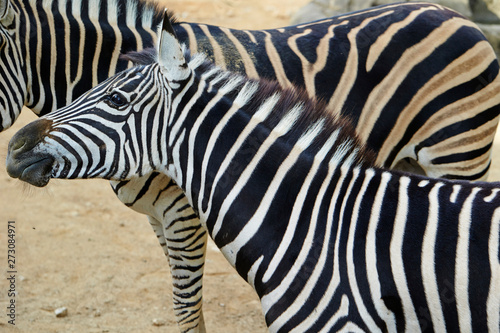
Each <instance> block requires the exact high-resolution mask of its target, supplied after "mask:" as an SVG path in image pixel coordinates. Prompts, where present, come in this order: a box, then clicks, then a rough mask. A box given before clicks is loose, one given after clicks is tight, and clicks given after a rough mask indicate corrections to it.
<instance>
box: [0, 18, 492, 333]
mask: <svg viewBox="0 0 500 333" xmlns="http://www.w3.org/2000/svg"><path fill="white" fill-rule="evenodd" d="M162 31H163V33H162V35H161V37H160V40H159V46H158V56H157V58H158V59H157V60H156V61H155V62H153V63H152V64H149V65H138V66H135V67H132V68H130V69H128V70H126V71H124V72H122V73H119V74H117V75H116V76H114V77H112V78H110V79H108V80H106V81H105V82H103V83H102V84H100V85H98V86H97V87H95V88H94V89H92V90H91V91H89V92H88V93H87V94H85V95H83V96H82V97H80V98H79V99H77V100H76V101H75V102H73V103H72V104H71V105H69V106H67V107H64V108H62V109H60V110H58V111H55V112H53V113H51V114H49V115H46V116H44V117H42V118H40V119H39V120H36V121H35V122H33V123H31V124H28V125H27V126H26V127H24V128H23V129H21V130H20V131H19V132H17V133H16V134H15V135H14V137H13V138H12V140H11V142H10V143H9V151H8V156H7V168H8V171H9V173H10V174H11V175H12V176H14V177H19V176H20V175H21V174H25V176H24V178H25V179H27V180H29V181H30V182H37V181H38V182H39V184H47V183H48V182H49V181H50V179H51V178H68V179H71V178H104V179H114V180H127V179H130V178H132V177H135V176H136V175H141V174H144V173H148V172H151V170H155V171H157V172H162V173H165V174H166V175H168V176H169V177H171V178H172V179H173V180H174V181H175V182H176V183H177V184H178V185H179V186H180V187H181V188H182V190H183V191H184V192H185V194H186V197H187V198H188V200H189V203H190V204H191V205H192V207H193V209H194V210H195V211H196V212H197V215H198V216H199V217H200V220H201V223H202V224H203V226H204V227H205V228H206V229H207V230H208V232H209V234H210V236H211V237H212V238H213V239H214V241H215V243H216V244H217V246H218V247H219V248H220V250H221V251H222V253H223V254H224V256H225V257H226V259H227V260H228V262H229V263H230V264H231V265H233V267H235V268H236V270H237V272H238V273H239V275H240V276H241V277H243V278H244V279H245V280H246V281H247V282H248V283H249V284H250V285H251V286H252V287H253V288H254V289H255V291H256V293H257V294H258V296H259V298H260V300H261V306H262V310H263V313H264V316H265V320H266V323H267V325H268V328H269V331H270V332H306V331H308V332H309V331H311V332H337V331H343V332H347V331H348V332H362V331H369V332H386V331H387V332H396V331H409V332H418V331H441V332H444V331H450V332H459V331H461V332H472V331H476V332H486V331H489V332H498V331H499V329H500V284H499V282H500V195H499V193H500V184H499V183H491V184H489V183H484V182H475V183H474V182H467V181H464V180H447V179H435V178H428V177H425V176H421V175H413V174H409V173H403V172H400V171H393V170H388V169H384V168H381V167H378V166H376V165H374V164H375V163H374V161H375V158H374V156H373V154H370V153H369V152H368V151H366V147H365V145H363V143H362V142H361V141H360V140H359V139H358V138H357V137H356V135H355V129H354V128H353V126H352V123H350V121H349V120H348V119H345V118H344V117H342V116H334V115H332V114H331V113H329V112H327V111H326V109H325V103H324V102H321V101H314V100H312V99H308V98H307V97H306V96H307V93H306V92H305V91H304V90H302V89H299V88H288V89H283V88H280V86H279V84H278V83H276V82H271V81H266V80H264V79H262V80H253V79H249V78H245V77H243V76H241V75H238V74H234V73H232V72H229V71H225V70H223V69H220V68H219V67H216V66H214V65H212V64H211V63H210V62H209V61H207V59H206V58H205V57H204V56H203V55H201V54H196V55H194V56H191V54H190V53H189V51H187V50H186V48H185V47H183V46H182V45H181V44H180V43H179V41H178V40H177V38H176V37H175V32H174V30H173V28H172V26H171V25H170V24H169V20H168V17H166V19H165V21H164V24H163V27H162ZM143 56H144V57H145V58H148V59H150V58H151V54H148V53H144V54H143ZM134 57H138V55H134ZM27 174H29V176H28V175H27ZM273 207H280V209H273Z"/></svg>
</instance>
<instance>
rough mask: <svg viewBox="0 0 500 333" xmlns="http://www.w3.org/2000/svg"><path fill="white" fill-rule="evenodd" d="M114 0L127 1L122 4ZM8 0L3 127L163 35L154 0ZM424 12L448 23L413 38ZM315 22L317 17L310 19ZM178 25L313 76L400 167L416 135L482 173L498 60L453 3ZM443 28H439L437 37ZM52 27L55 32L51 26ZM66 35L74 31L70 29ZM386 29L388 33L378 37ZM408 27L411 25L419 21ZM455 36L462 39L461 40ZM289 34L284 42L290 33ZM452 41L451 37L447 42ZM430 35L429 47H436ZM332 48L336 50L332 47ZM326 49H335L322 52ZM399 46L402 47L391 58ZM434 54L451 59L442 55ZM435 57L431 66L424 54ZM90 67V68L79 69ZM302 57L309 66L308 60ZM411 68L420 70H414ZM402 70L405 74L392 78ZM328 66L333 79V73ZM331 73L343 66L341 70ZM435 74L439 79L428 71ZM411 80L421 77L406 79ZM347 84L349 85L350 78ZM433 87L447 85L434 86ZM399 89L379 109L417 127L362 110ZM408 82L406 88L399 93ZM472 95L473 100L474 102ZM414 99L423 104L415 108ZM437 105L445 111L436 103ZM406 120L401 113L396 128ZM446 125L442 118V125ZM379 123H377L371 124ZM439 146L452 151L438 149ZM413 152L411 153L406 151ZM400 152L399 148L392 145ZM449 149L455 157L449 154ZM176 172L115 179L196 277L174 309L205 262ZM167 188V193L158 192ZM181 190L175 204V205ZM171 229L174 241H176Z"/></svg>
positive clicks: (225, 47) (175, 259)
mask: <svg viewBox="0 0 500 333" xmlns="http://www.w3.org/2000/svg"><path fill="white" fill-rule="evenodd" d="M98 4H100V5H98ZM117 4H120V6H121V10H120V11H118V9H117V8H118V6H117ZM0 8H1V9H2V10H0V13H3V15H2V19H1V20H0V23H2V27H3V29H4V32H5V34H4V35H3V36H4V38H5V40H4V43H5V45H4V46H5V47H4V48H3V50H4V52H5V55H4V57H5V58H6V59H7V60H6V61H5V62H4V69H3V76H4V78H5V85H4V86H3V87H4V89H6V88H7V87H10V88H12V91H6V90H4V96H8V97H6V98H4V104H5V105H7V106H8V107H7V108H5V109H3V111H0V112H3V113H2V128H7V127H8V126H10V124H11V123H12V122H13V121H14V120H15V118H16V117H17V115H18V114H19V111H20V106H21V105H22V104H23V103H24V104H25V105H27V106H28V107H30V108H32V109H33V110H34V111H35V112H37V113H39V114H44V113H46V112H49V111H50V110H52V109H54V108H55V107H56V106H62V105H64V104H66V103H68V102H69V101H71V100H72V99H74V98H75V97H77V96H79V95H80V94H81V93H82V92H83V91H85V90H86V89H88V88H90V86H91V85H93V84H95V83H97V82H100V81H101V80H103V79H104V78H106V77H108V76H109V75H110V74H112V73H114V72H115V71H116V70H118V69H123V68H124V67H125V66H126V63H125V62H123V61H122V62H120V60H119V59H118V54H119V52H120V51H128V50H133V49H136V48H142V47H146V46H148V45H152V41H154V39H155V33H154V26H155V25H156V23H157V21H158V16H157V15H156V14H157V13H158V11H157V10H156V9H155V7H154V6H144V5H142V4H141V3H136V2H134V1H127V2H123V3H121V2H119V1H118V2H117V1H103V2H99V3H94V2H85V3H79V2H66V1H38V2H35V1H25V2H19V1H3V2H2V5H1V7H0ZM160 12H161V11H160ZM427 20H432V21H433V22H441V23H442V24H436V26H430V27H429V30H428V31H422V35H418V36H417V38H415V39H411V38H407V37H408V35H405V34H407V33H408V32H411V31H413V30H414V29H417V30H418V27H420V26H421V25H424V26H426V22H427ZM60 27H64V29H65V34H59V33H55V32H56V29H59V28H60ZM312 28H314V29H313V30H311V29H312ZM432 28H434V30H432ZM445 28H446V29H450V30H449V32H450V35H442V34H440V31H441V30H442V29H445ZM175 29H176V30H177V31H178V33H179V35H180V36H181V37H183V38H185V40H186V41H189V46H190V47H191V48H192V49H194V50H196V49H200V50H203V51H206V52H207V53H208V54H209V56H210V57H211V58H212V59H214V60H215V61H216V62H219V63H220V64H221V65H224V64H226V63H227V64H229V65H228V67H230V68H231V69H239V70H241V71H243V72H245V73H246V74H248V75H261V76H269V77H276V78H278V80H279V81H280V82H281V83H282V84H284V85H287V84H289V83H290V82H293V83H296V84H299V85H300V84H302V85H304V86H306V88H307V91H308V92H309V94H311V95H317V96H320V97H324V98H326V99H328V100H329V101H330V103H329V104H331V105H333V104H335V106H336V107H338V109H339V110H334V111H336V112H338V111H340V109H343V111H346V112H348V113H350V114H351V115H353V119H354V120H355V121H358V127H359V129H360V130H362V131H360V134H363V133H364V137H363V140H366V141H367V143H368V144H369V145H370V146H371V145H372V144H373V147H372V148H373V149H374V150H376V151H377V153H379V155H378V157H379V160H381V161H382V162H380V163H383V164H387V165H392V166H396V164H399V166H401V167H408V166H410V165H412V163H407V162H408V161H411V160H412V159H413V157H414V158H417V156H416V155H415V156H413V155H414V151H415V150H414V149H413V148H412V147H414V145H415V144H417V143H419V144H418V145H417V146H418V149H417V150H418V151H419V152H421V153H423V155H421V156H420V157H419V160H420V161H421V162H422V161H424V162H425V163H427V162H431V164H429V165H427V167H428V168H427V167H426V166H423V167H424V168H426V169H427V170H426V171H427V172H428V173H430V174H432V173H437V174H440V175H444V176H450V177H468V178H472V179H476V178H482V177H485V176H486V172H487V168H488V165H489V159H490V150H491V140H492V137H493V133H494V130H495V128H496V123H497V113H498V106H497V104H498V101H496V98H491V99H486V96H489V94H491V93H492V92H495V91H496V80H497V73H498V65H497V63H496V60H495V57H494V54H493V52H492V51H491V48H490V46H489V45H488V44H487V43H486V42H485V39H484V37H483V36H482V34H481V33H480V32H479V31H478V30H477V28H476V27H474V26H471V24H470V22H468V21H466V20H464V19H463V18H461V17H459V16H457V14H455V13H453V12H450V11H447V10H445V9H443V8H441V7H438V6H432V5H431V6H429V5H423V4H416V5H408V6H406V7H403V6H388V7H384V8H379V9H373V10H369V11H365V12H360V13H356V14H349V15H344V16H341V17H339V18H335V19H332V20H325V21H322V22H319V23H316V24H314V25H302V26H298V27H292V28H288V29H277V30H268V31H260V32H259V31H253V32H251V31H236V30H230V29H223V28H218V27H210V26H206V25H199V24H189V23H183V24H179V25H175ZM310 31H314V32H310ZM447 31H448V30H447ZM437 35H439V36H438V37H439V38H437V39H436V36H437ZM51 36H55V37H54V38H48V37H51ZM67 36H69V38H66V37H67ZM332 36H333V38H331V37H332ZM394 36H399V37H398V38H401V39H402V40H405V42H407V43H408V44H403V43H400V42H399V41H398V38H395V37H394ZM27 37H29V39H27ZM387 37H389V40H390V41H392V42H391V43H388V44H384V43H381V42H380V40H383V39H385V38H387ZM411 37H412V38H413V37H414V34H413V33H411ZM445 37H446V38H445ZM391 38H395V39H391ZM455 39H459V40H460V41H461V43H460V44H454V43H453V41H454V40H455ZM283 40H286V41H287V43H286V44H285V43H283V42H282V41H283ZM377 41H378V42H377ZM327 42H329V43H330V44H328V43H327ZM86 43H91V44H96V45H97V46H98V47H97V50H96V51H99V54H98V53H97V52H91V50H93V48H90V47H88V46H87V45H88V44H86ZM310 44H316V45H317V49H316V50H312V49H311V48H309V47H304V45H310ZM449 44H453V46H454V47H449ZM103 45H105V47H104V46H103ZM325 45H326V46H327V47H325ZM429 45H431V46H432V47H430V48H429ZM438 45H441V46H442V47H441V48H443V49H446V52H444V53H442V52H443V50H442V49H441V48H440V47H437V46H438ZM111 46H113V47H111ZM258 46H259V47H258ZM435 47H437V49H436V50H435V49H434V48H435ZM459 47H461V48H459ZM329 48H330V49H329ZM331 48H333V51H332V49H331ZM34 50H36V51H34ZM61 50H65V52H61ZM336 50H338V51H339V52H334V51H336ZM409 50H413V52H417V53H418V54H419V55H425V54H426V53H425V52H424V53H421V52H420V51H422V50H426V51H428V52H430V54H427V57H425V58H422V59H420V60H422V62H417V61H416V59H415V58H414V59H412V60H414V62H408V58H412V56H411V52H410V53H406V52H407V51H409ZM311 51H316V52H318V54H315V53H314V52H311ZM368 51H370V52H368ZM433 51H436V52H433ZM328 54H329V55H335V57H334V58H325V55H328ZM370 54H371V55H370ZM398 54H399V55H401V58H398V59H394V56H395V55H398ZM478 54H479V56H477V55H478ZM78 56H80V57H78ZM279 56H281V57H283V58H279ZM377 57H378V58H377ZM436 57H437V59H438V60H439V59H440V60H444V59H446V61H444V62H443V61H441V62H439V61H436ZM282 59H286V61H283V60H282ZM450 59H456V61H455V62H452V64H453V65H451V66H448V67H439V66H435V64H438V63H441V64H442V63H447V61H450ZM251 61H252V62H251ZM365 61H366V62H367V63H370V64H371V66H372V69H373V70H372V71H368V72H367V71H366V68H365V69H364V70H363V68H364V67H366V64H365V63H364V62H365ZM341 63H345V66H346V68H347V70H345V71H340V70H338V65H339V64H341ZM387 63H388V64H389V65H388V66H387V65H386V64H387ZM408 63H410V64H414V65H415V67H411V66H410V67H406V68H405V70H407V72H405V70H403V69H404V68H403V69H402V68H401V66H403V65H404V66H406V65H408ZM428 63H431V64H432V65H433V66H427V65H428ZM5 64H9V65H10V66H6V65H5ZM398 64H399V65H398ZM323 65H324V67H323ZM466 65H467V66H466ZM231 66H234V67H231ZM349 66H352V67H349ZM398 66H399V67H398ZM404 66H403V67H404ZM421 67H425V68H426V70H427V71H425V73H426V74H428V76H427V77H423V75H422V73H424V72H423V71H421ZM82 68H92V70H89V71H82ZM297 68H301V71H298V70H297ZM332 68H333V71H335V73H334V74H335V75H333V76H332V75H330V74H329V73H331V71H332ZM353 68H361V69H360V70H358V71H357V72H356V76H354V75H353V74H352V73H353V71H352V69H353ZM465 68H467V69H468V70H465ZM431 69H432V70H436V73H438V74H436V75H434V74H435V73H434V72H432V71H431ZM14 73H15V75H14ZM407 74H408V75H407ZM414 74H415V75H416V76H417V77H418V79H419V80H420V81H419V80H414V77H411V76H412V75H414ZM394 75H396V76H397V78H400V79H401V81H398V80H393V79H394ZM433 75H434V76H433ZM424 76H425V75H424ZM325 77H327V79H328V82H329V84H326V83H325ZM332 77H335V80H336V81H335V80H334V79H333V78H332ZM430 77H432V78H433V79H435V80H434V81H433V80H432V79H429V78H430ZM63 78H65V80H63ZM410 81H411V82H419V83H420V82H424V83H425V84H424V85H423V86H413V87H408V86H407V84H408V82H410ZM336 82H338V86H339V87H342V88H343V89H342V90H339V89H337V90H333V88H335V87H336V86H337V84H336ZM450 82H453V83H450ZM13 83H15V84H13ZM349 86H351V87H350V88H349V89H345V87H349ZM367 86H371V88H372V89H373V90H372V92H373V94H371V95H370V96H372V97H371V99H370V97H367V95H366V93H367V92H368V91H369V89H368V90H367V89H366V88H367ZM436 87H440V88H441V90H440V89H435V88H436ZM412 89H413V90H412ZM447 89H448V90H447ZM323 90H324V92H323ZM392 90H393V91H394V93H395V95H394V96H398V98H396V99H397V100H396V99H392V100H387V101H385V102H387V104H384V105H382V104H379V105H378V107H379V108H378V109H377V108H375V109H377V110H378V111H380V112H384V110H386V111H387V110H391V111H393V110H396V111H397V112H396V113H399V112H401V113H405V112H407V111H408V110H410V111H411V112H410V113H411V116H408V117H404V116H403V117H400V118H399V119H401V120H402V121H406V120H409V119H413V120H414V121H412V123H411V124H408V126H407V128H408V129H409V131H406V132H404V133H403V132H400V131H391V129H392V128H393V127H392V124H390V123H389V122H387V121H386V120H381V119H389V118H391V119H396V118H395V117H394V118H392V117H386V116H384V117H382V118H377V117H376V115H375V116H374V114H373V113H372V114H370V115H368V114H367V113H366V112H365V111H366V110H373V109H372V106H373V105H372V106H366V105H365V106H363V105H361V104H360V103H359V101H360V100H365V99H366V100H367V101H370V100H372V101H375V100H379V99H378V97H377V96H379V95H380V94H384V95H387V96H392V95H391V94H386V92H387V91H392ZM416 91H419V92H420V93H421V94H423V95H426V96H434V95H432V94H431V95H429V94H427V92H428V91H433V92H434V93H437V94H439V93H440V94H441V95H439V96H436V98H435V99H432V100H431V101H430V103H429V104H428V105H427V106H426V107H423V108H422V109H421V110H420V109H419V107H420V106H421V105H418V104H419V102H422V103H425V101H426V100H425V99H421V98H417V99H415V100H409V97H410V96H413V95H412V94H413V93H414V92H416ZM19 92H21V93H20V94H19ZM402 92H404V93H406V95H403V94H401V93H402ZM16 94H18V95H16ZM16 96H20V97H19V98H16ZM21 96H22V97H21ZM404 96H407V97H406V101H407V102H408V103H409V104H407V105H406V106H407V108H406V109H403V110H402V111H401V109H400V108H398V107H396V108H394V106H393V105H392V104H394V103H396V104H398V103H399V102H401V101H403V100H405V98H404ZM495 96H496V94H495ZM11 103H14V104H11ZM391 103H392V104H391ZM415 103H416V104H417V106H416V104H415ZM402 104H404V103H402ZM429 105H430V106H429ZM471 105H474V107H470V106H471ZM401 106H402V107H404V106H405V105H401ZM414 110H417V112H418V113H417V114H416V115H415V117H414V118H412V116H413V111H414ZM450 110H453V112H454V111H455V110H464V114H460V118H462V117H464V118H465V119H461V120H460V121H459V122H452V123H450V121H453V119H454V118H452V117H448V116H447V115H448V113H449V111H450ZM5 111H8V112H5ZM420 111H422V112H420ZM441 111H442V112H443V113H438V112H441ZM363 119H364V120H363ZM436 119H438V121H437V122H436V121H435V120H436ZM361 120H363V121H361ZM426 120H429V122H426ZM415 124H417V125H416V126H415ZM386 125H389V128H387V127H384V126H386ZM405 126H406V125H403V126H400V124H399V125H398V128H405ZM443 127H444V128H445V129H444V130H443V131H442V130H441V129H442V128H443ZM371 128H374V129H376V130H377V131H380V133H374V132H373V131H371ZM419 130H422V131H421V132H419ZM412 131H415V133H417V132H419V133H420V134H422V136H421V135H420V134H419V135H416V136H415V135H413V134H412V133H413V132H412ZM396 132H397V133H396ZM445 132H446V133H452V135H453V136H452V137H451V138H449V137H448V136H447V134H444V133H445ZM387 133H391V134H394V135H395V136H396V137H397V136H399V135H403V134H404V136H405V137H404V138H403V139H402V141H398V142H400V143H401V144H395V143H394V142H389V141H391V140H389V139H388V141H383V140H381V138H382V137H381V136H380V135H383V136H384V137H385V136H386V135H387ZM414 137H415V138H422V137H424V138H425V140H424V141H425V142H420V141H416V142H413V141H412V142H407V141H406V140H407V139H412V138H414ZM419 140H420V139H419ZM410 141H411V140H410ZM403 142H405V143H403ZM383 146H385V147H386V150H385V152H386V153H387V154H386V155H385V156H384V157H382V156H383V154H380V152H382V151H384V148H383ZM393 146H396V147H398V148H397V149H399V148H401V150H397V149H396V150H391V151H390V152H389V151H387V147H390V148H391V149H392V147H393ZM464 150H468V152H464ZM399 152H401V154H399ZM443 153H445V154H447V155H445V156H441V155H440V154H443ZM407 154H410V155H412V156H413V157H408V156H407ZM436 154H437V155H436ZM396 155H400V156H399V157H395V156H396ZM424 156H426V157H425V158H424ZM431 156H432V157H431ZM438 156H441V157H438ZM470 160H472V163H471V161H470ZM446 161H452V163H451V165H450V164H448V163H447V162H446ZM400 162H401V163H400ZM434 162H436V163H437V164H435V163H434ZM443 162H445V163H443ZM433 163H434V164H433ZM450 167H451V168H450ZM432 170H434V171H432ZM169 184H170V183H169V181H168V179H165V178H164V177H163V176H161V175H158V174H152V175H151V176H150V177H144V178H141V179H138V180H135V181H134V182H127V183H124V182H122V183H120V184H115V190H116V192H117V194H118V195H119V197H120V199H121V200H122V201H124V202H125V203H126V204H127V205H128V206H131V207H132V208H133V209H135V210H137V211H139V212H143V213H146V214H148V215H150V221H151V223H152V225H153V227H154V229H155V231H156V233H157V235H158V237H159V238H160V243H161V244H162V245H163V248H164V250H165V252H166V253H169V255H170V263H171V266H172V267H173V268H174V270H175V269H178V271H177V272H175V271H174V272H173V275H174V279H177V278H178V277H179V278H180V277H184V275H185V274H193V277H192V279H191V280H190V282H182V283H181V282H180V281H178V283H176V284H175V286H176V287H177V289H174V293H175V294H176V302H177V305H178V307H177V311H178V313H179V312H183V311H184V310H185V308H184V306H185V305H186V304H187V305H188V306H193V305H194V310H193V311H194V314H195V315H197V314H198V313H199V312H198V311H199V304H200V302H201V287H200V286H201V280H200V276H201V274H202V269H203V254H204V251H203V246H204V239H205V236H204V232H203V230H202V229H201V228H200V227H199V222H198V221H192V219H193V218H194V217H195V216H194V214H193V213H192V212H191V211H190V210H186V211H181V212H177V215H180V216H172V215H169V214H166V213H165V210H166V208H171V209H172V208H174V209H173V210H174V211H175V210H177V208H179V207H186V205H185V201H184V203H183V202H181V201H176V200H177V198H178V195H180V191H179V190H178V189H175V188H173V187H171V186H169ZM159 194H160V199H161V200H158V198H159V197H158V195H159ZM173 201H175V202H177V204H178V205H177V206H175V207H174V206H171V203H172V202H173ZM169 213H170V212H169ZM178 213H180V214H178ZM178 219H183V220H185V219H188V220H189V221H187V222H186V221H184V222H185V223H188V222H190V223H191V229H190V231H189V232H186V233H184V234H183V235H182V236H183V237H179V234H178V233H175V231H178V230H177V229H174V230H172V228H170V229H168V230H167V231H164V230H163V228H162V223H163V224H164V225H169V224H170V223H171V222H172V221H177V220H178ZM169 236H170V238H169ZM164 238H167V239H164ZM179 240H182V242H179ZM168 241H172V242H173V244H174V246H171V247H170V248H169V249H167V244H168ZM179 243H180V245H179ZM189 246H191V247H192V248H195V249H196V253H194V254H193V253H192V251H190V250H189ZM186 258H189V259H190V260H186ZM191 259H196V260H191ZM193 271H194V272H193ZM186 296H189V299H186V298H185V297H186ZM180 318H181V321H189V320H190V317H186V316H183V315H181V316H180Z"/></svg>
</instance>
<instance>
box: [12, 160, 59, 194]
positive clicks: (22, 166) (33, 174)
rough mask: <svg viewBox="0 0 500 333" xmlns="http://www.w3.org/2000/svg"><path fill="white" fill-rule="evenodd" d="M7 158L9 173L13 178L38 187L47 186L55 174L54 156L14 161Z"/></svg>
mask: <svg viewBox="0 0 500 333" xmlns="http://www.w3.org/2000/svg"><path fill="white" fill-rule="evenodd" d="M9 157H10V155H9V156H8V157H7V173H8V174H9V176H11V177H12V178H19V179H20V180H22V181H24V182H26V183H29V184H31V185H34V186H37V187H44V186H46V185H47V184H48V183H49V181H50V179H51V178H52V175H53V173H54V172H55V170H57V167H56V168H54V162H55V160H54V158H53V157H52V156H38V157H37V156H35V157H32V158H27V159H24V160H13V159H11V158H9Z"/></svg>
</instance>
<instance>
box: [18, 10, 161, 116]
mask: <svg viewBox="0 0 500 333" xmlns="http://www.w3.org/2000/svg"><path fill="white" fill-rule="evenodd" d="M12 5H13V7H14V8H16V7H17V8H16V12H18V13H19V15H18V16H19V17H17V18H16V19H17V20H20V21H21V22H20V23H19V24H20V26H21V29H23V30H24V29H25V31H21V32H22V33H17V36H16V38H17V44H18V45H19V48H20V49H21V50H22V53H23V56H24V58H23V59H25V61H26V67H27V68H28V73H34V74H38V75H32V76H29V77H28V78H27V80H28V82H27V86H28V97H27V101H26V106H27V107H29V108H30V109H32V110H33V111H34V112H35V113H37V114H39V115H43V114H47V113H49V112H51V111H53V110H55V109H57V108H60V107H62V106H64V105H67V104H69V103H70V102H71V101H73V100H74V99H76V98H77V97H78V96H80V95H81V94H83V93H84V92H86V91H87V90H89V89H90V88H92V87H93V86H95V85H97V84H98V83H99V82H102V81H103V80H105V79H107V78H108V77H109V76H111V75H113V74H115V73H117V72H118V71H121V70H124V69H126V68H127V66H128V63H127V62H126V61H124V60H120V59H119V56H120V53H124V52H128V51H132V50H139V49H143V48H147V47H153V46H154V45H155V40H156V29H157V25H158V24H159V22H161V17H162V16H161V14H162V13H160V12H159V11H158V10H157V9H156V7H154V6H152V5H148V4H146V2H143V1H111V0H102V1H100V2H97V1H78V0H76V1H73V2H67V1H64V0H44V1H38V0H37V1H35V0H24V1H23V0H21V1H20V0H12Z"/></svg>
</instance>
